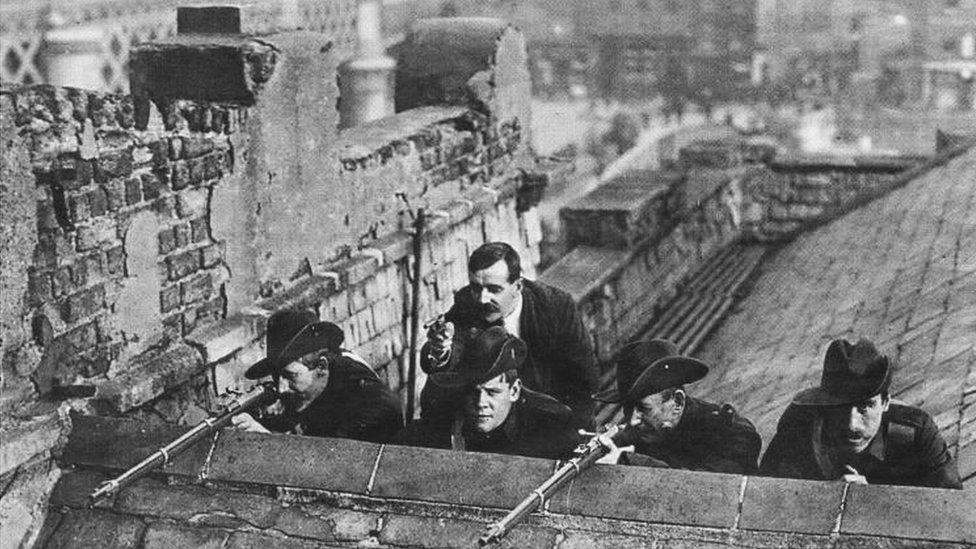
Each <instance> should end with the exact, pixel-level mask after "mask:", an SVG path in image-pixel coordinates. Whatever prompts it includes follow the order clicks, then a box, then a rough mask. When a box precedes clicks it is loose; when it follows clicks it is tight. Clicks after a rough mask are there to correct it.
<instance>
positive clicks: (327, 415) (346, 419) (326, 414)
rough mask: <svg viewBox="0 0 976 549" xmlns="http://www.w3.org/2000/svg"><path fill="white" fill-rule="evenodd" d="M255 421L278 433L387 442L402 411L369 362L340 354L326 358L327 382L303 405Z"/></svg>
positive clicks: (399, 426) (397, 429)
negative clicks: (297, 408)
mask: <svg viewBox="0 0 976 549" xmlns="http://www.w3.org/2000/svg"><path fill="white" fill-rule="evenodd" d="M258 421H259V422H260V423H261V424H262V425H264V427H265V428H266V429H268V430H269V431H272V432H278V433H292V434H298V435H307V436H314V437H337V438H353V439H358V440H366V441H371V442H387V441H389V440H390V439H391V438H392V437H393V435H395V434H396V433H397V431H399V430H400V428H401V427H402V426H403V412H402V409H401V407H400V399H399V398H397V396H396V395H395V394H394V393H393V391H391V390H390V388H389V387H387V385H386V384H385V383H383V382H382V381H381V380H380V379H379V377H378V376H377V375H376V373H375V372H373V370H372V369H371V368H370V367H369V366H367V365H365V364H363V363H362V362H359V361H358V360H356V359H353V358H350V357H349V356H344V355H342V356H337V357H330V358H329V383H328V385H327V386H326V388H325V390H324V391H322V394H321V395H319V396H318V397H317V398H316V399H315V400H313V401H312V402H311V403H310V404H309V405H308V406H306V407H305V409H303V410H301V411H300V412H295V413H283V414H278V415H274V416H269V417H266V418H262V419H259V420H258Z"/></svg>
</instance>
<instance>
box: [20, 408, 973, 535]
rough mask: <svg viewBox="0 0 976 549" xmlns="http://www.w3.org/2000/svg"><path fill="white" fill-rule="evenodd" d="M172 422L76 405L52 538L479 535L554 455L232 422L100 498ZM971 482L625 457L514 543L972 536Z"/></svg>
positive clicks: (518, 530) (554, 505)
mask: <svg viewBox="0 0 976 549" xmlns="http://www.w3.org/2000/svg"><path fill="white" fill-rule="evenodd" d="M177 433H178V431H177V430H174V429H168V430H167V429H160V430H153V429H147V428H146V425H145V424H141V423H138V422H131V421H124V420H113V419H104V418H88V417H76V418H75V428H74V430H73V432H72V434H71V439H70V441H69V442H68V444H67V447H66V450H65V453H64V456H63V464H64V466H65V467H68V468H70V472H69V473H68V474H66V475H65V476H64V477H63V478H62V479H61V481H60V482H59V483H58V486H57V488H56V489H55V490H54V493H53V495H52V498H51V509H52V512H51V513H50V515H49V517H48V520H47V522H46V524H45V528H44V531H43V532H42V534H41V536H40V543H39V544H38V546H39V547H50V548H59V547H72V546H78V545H88V546H102V547H109V546H110V547H175V546H201V545H209V544H213V545H214V546H221V547H255V546H259V545H260V546H275V547H318V546H321V545H323V544H325V545H331V544H361V545H368V546H373V547H404V546H407V547H476V546H477V539H478V537H479V536H480V535H481V534H482V533H483V531H484V528H485V525H486V524H487V523H488V522H491V521H495V520H498V519H499V518H501V517H502V516H503V514H504V513H505V512H506V511H507V510H508V509H510V508H512V507H514V506H515V505H517V504H518V503H519V502H520V501H521V500H522V499H523V498H525V497H527V496H528V495H529V494H530V493H531V491H532V490H533V489H534V488H535V487H537V486H538V485H539V484H541V483H542V481H543V480H545V479H546V477H547V476H548V475H549V474H551V472H552V471H553V467H554V463H553V462H551V461H548V460H540V459H532V458H522V457H515V456H500V455H493V456H491V459H486V457H487V456H486V455H484V454H476V453H467V452H451V451H445V450H428V449H422V448H407V447H401V446H393V445H377V444H370V443H363V442H357V441H349V440H337V439H322V438H309V437H298V436H287V435H263V434H253V433H240V432H234V431H224V432H222V433H221V434H220V435H219V436H217V437H216V438H215V440H213V441H209V440H208V441H206V442H204V443H202V444H200V445H198V446H196V447H194V448H192V449H191V450H189V451H188V452H186V453H185V454H183V455H181V456H180V457H178V458H176V459H174V460H173V461H172V462H171V463H170V464H169V465H167V467H166V468H165V469H164V471H163V472H162V473H160V474H156V475H154V477H153V478H148V479H143V480H140V481H138V482H136V483H135V484H133V485H131V486H130V487H129V488H126V489H123V490H122V491H121V493H120V494H119V495H118V496H116V497H114V498H112V499H110V500H107V501H105V502H102V503H100V504H99V505H97V506H96V507H95V508H94V509H87V508H85V504H86V497H87V495H88V494H89V493H90V491H91V490H92V489H93V488H95V487H96V486H97V485H98V484H99V482H101V481H102V480H104V479H106V478H107V477H108V476H109V475H111V474H114V473H115V472H117V471H119V470H120V469H121V468H123V467H125V466H127V465H128V464H129V463H130V462H133V461H136V460H138V459H140V458H141V457H142V456H143V455H144V454H145V453H147V452H148V451H150V450H151V449H153V448H154V447H155V446H157V445H161V444H163V443H164V442H165V441H166V440H167V438H169V437H172V436H175V435H176V434H177ZM974 505H976V500H974V495H973V493H972V492H965V491H954V490H939V489H927V488H907V487H897V486H881V485H872V486H859V485H847V484H844V483H840V482H812V481H798V480H787V479H773V478H762V477H744V476H740V475H730V474H719V473H706V472H691V471H676V470H664V469H653V468H641V467H624V466H616V465H596V466H594V467H593V468H591V469H589V470H586V471H584V472H583V473H582V475H581V476H580V477H579V478H577V479H575V480H573V481H572V482H571V483H570V484H569V485H568V486H566V488H565V489H564V490H562V491H560V492H559V493H557V495H556V496H555V497H554V498H553V499H551V500H550V501H548V502H547V503H546V506H545V509H544V511H543V512H541V513H534V514H532V515H531V516H529V517H528V519H527V520H526V522H525V523H524V524H521V525H519V526H516V527H515V528H514V530H512V531H511V532H510V533H509V535H508V536H507V537H505V538H503V540H502V542H501V544H500V545H499V546H501V547H544V548H556V547H559V548H568V547H608V548H609V547H643V546H647V545H668V546H670V545H681V546H687V545H693V546H716V547H717V546H721V547H760V548H766V547H768V548H773V547H786V546H803V547H862V548H865V547H867V548H874V547H877V548H882V547H883V548H894V547H932V548H934V547H940V548H954V547H964V546H967V545H971V544H972V543H974V542H976V523H974V522H973V521H972V520H970V519H971V514H970V513H971V512H970V509H972V508H973V506H974Z"/></svg>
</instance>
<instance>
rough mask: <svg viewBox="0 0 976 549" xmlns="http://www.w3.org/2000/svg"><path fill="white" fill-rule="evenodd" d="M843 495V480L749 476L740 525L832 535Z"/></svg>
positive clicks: (745, 527)
mask: <svg viewBox="0 0 976 549" xmlns="http://www.w3.org/2000/svg"><path fill="white" fill-rule="evenodd" d="M843 496H844V485H843V484H842V483H825V482H814V481H805V480H792V479H780V478H766V477H749V480H748V482H747V484H746V492H745V498H744V499H743V502H742V516H741V517H740V518H739V527H740V528H744V529H749V530H773V531H777V532H802V533H808V534H829V533H830V532H831V531H832V530H833V528H834V526H835V524H836V522H837V516H838V515H839V513H840V504H841V500H842V498H843Z"/></svg>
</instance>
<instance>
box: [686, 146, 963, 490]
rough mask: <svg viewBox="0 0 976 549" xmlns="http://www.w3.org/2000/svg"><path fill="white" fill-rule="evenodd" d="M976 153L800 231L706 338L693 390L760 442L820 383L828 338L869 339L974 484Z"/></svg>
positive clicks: (900, 392) (899, 393) (903, 395)
mask: <svg viewBox="0 0 976 549" xmlns="http://www.w3.org/2000/svg"><path fill="white" fill-rule="evenodd" d="M974 174H976V149H970V150H969V151H968V152H967V153H966V154H964V155H963V156H961V157H958V158H956V159H954V160H951V161H950V162H948V163H947V164H945V165H943V166H941V167H939V168H935V169H933V170H932V171H930V172H928V173H927V174H925V175H923V176H921V177H919V178H918V179H917V180H914V181H912V182H910V183H909V184H908V185H906V186H905V187H903V188H901V189H898V190H896V191H894V192H892V193H891V194H889V195H887V196H885V197H883V198H880V199H878V200H877V201H875V202H873V203H871V204H869V205H867V206H864V207H862V208H860V209H858V210H855V211H852V212H851V213H849V214H847V215H846V216H844V217H842V218H840V219H838V220H836V221H834V222H832V223H830V224H829V225H826V226H824V227H821V228H819V229H817V230H815V231H813V232H810V233H806V234H803V235H801V236H800V237H798V238H797V239H796V240H795V241H793V242H792V243H791V244H789V245H787V246H786V247H785V248H783V249H781V250H779V251H778V253H776V254H775V255H774V256H773V257H772V258H770V259H767V260H766V262H765V263H764V264H763V265H762V266H761V268H760V272H759V275H758V278H757V280H756V281H755V286H754V287H753V289H752V291H751V292H750V293H749V295H748V297H746V298H745V299H743V301H742V302H740V303H739V304H738V306H737V307H735V309H734V311H733V312H732V313H731V314H730V315H729V316H728V317H727V318H726V319H725V321H724V323H723V324H722V326H721V327H720V328H719V329H718V330H717V331H716V332H715V333H713V335H712V336H711V337H710V338H709V339H708V340H707V341H706V343H705V345H704V346H703V348H702V350H701V351H700V353H699V354H700V356H701V357H702V358H703V359H704V360H706V361H707V362H708V363H709V364H710V365H712V373H711V374H710V375H709V376H708V377H707V378H705V380H703V381H701V382H700V383H698V384H696V386H695V392H696V394H701V395H702V396H704V397H706V398H710V399H713V400H721V401H727V402H731V403H732V404H734V405H735V406H736V407H737V408H738V409H739V410H740V412H742V414H743V415H745V416H746V417H748V418H749V419H751V420H752V421H754V422H755V423H756V426H757V428H758V429H759V431H760V433H761V434H762V435H763V440H765V441H767V442H768V441H769V439H770V438H771V437H772V435H773V433H774V431H775V427H776V421H777V420H778V418H779V416H780V414H781V413H782V411H783V409H784V408H785V407H786V405H787V404H788V403H789V401H790V399H791V398H792V396H793V394H794V393H796V392H797V391H799V390H800V389H802V388H805V387H808V386H813V385H815V384H816V383H818V381H819V378H820V371H821V365H822V363H823V353H824V350H825V349H826V347H827V343H828V342H829V341H830V340H832V339H834V338H838V337H847V338H852V337H853V338H856V337H866V338H868V339H871V340H872V341H874V342H875V343H876V344H878V345H879V347H880V348H881V350H882V351H883V352H885V353H887V354H888V355H889V356H890V357H891V358H892V359H893V360H894V364H895V365H896V368H897V369H896V373H895V381H894V385H893V397H894V398H896V399H899V400H901V401H904V402H907V403H909V404H912V405H916V406H921V407H922V408H923V409H924V410H926V411H927V412H929V413H930V414H932V416H934V417H935V420H936V423H937V424H938V425H939V427H940V428H941V429H942V431H943V435H944V436H945V438H946V439H947V441H948V442H949V444H950V445H952V448H953V451H958V454H957V455H958V461H959V469H960V473H961V474H962V475H963V478H964V479H965V478H967V477H968V479H969V480H968V483H967V487H969V488H973V486H974V483H976V349H974V338H973V334H974V333H976V186H974V185H973V177H974Z"/></svg>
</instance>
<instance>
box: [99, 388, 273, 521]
mask: <svg viewBox="0 0 976 549" xmlns="http://www.w3.org/2000/svg"><path fill="white" fill-rule="evenodd" d="M276 400H278V391H277V390H276V389H275V387H274V386H272V385H271V384H266V385H259V386H258V387H256V388H255V389H252V390H251V391H249V392H247V393H245V394H243V395H241V396H239V397H237V398H236V399H235V400H234V401H233V402H231V404H230V405H229V406H228V407H227V409H226V410H224V411H223V412H220V413H219V414H217V415H215V416H211V417H208V418H207V419H205V420H203V421H201V422H200V423H197V424H196V425H195V426H194V427H193V428H192V429H190V430H189V431H187V432H185V433H183V434H182V435H180V436H179V437H178V438H177V439H176V440H174V441H173V442H170V443H169V444H167V445H165V446H163V447H162V448H160V449H159V450H157V451H156V452H154V453H153V454H152V455H151V456H149V457H147V458H146V459H144V460H142V461H140V462H139V463H137V464H136V465H134V466H132V467H131V468H129V469H128V470H126V471H125V472H124V473H122V474H121V475H119V476H117V477H115V478H113V479H111V480H107V481H105V482H103V483H102V484H101V485H100V486H99V487H98V489H96V490H95V491H94V492H92V493H91V495H89V496H88V505H89V507H91V506H93V505H95V504H96V503H98V502H99V501H101V500H103V499H105V498H107V497H109V496H112V495H114V494H116V493H118V492H119V490H121V489H122V488H124V487H126V486H128V485H129V484H131V483H132V482H134V481H135V480H136V479H139V478H141V477H143V476H145V475H147V474H149V473H150V472H151V471H153V470H154V469H156V468H158V467H163V466H165V465H166V464H167V463H169V460H170V459H171V458H173V457H175V456H176V455H178V454H179V453H181V452H182V451H184V450H186V449H187V448H189V447H190V446H192V445H193V444H194V443H196V442H198V441H200V440H202V439H203V438H205V437H206V436H208V435H210V434H211V433H213V432H214V431H216V430H217V429H220V428H222V427H224V426H225V425H227V423H229V422H230V420H231V418H232V417H234V416H236V415H237V414H242V413H245V412H248V411H250V410H253V409H255V408H258V407H261V406H268V405H270V404H272V403H274V402H275V401H276Z"/></svg>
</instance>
